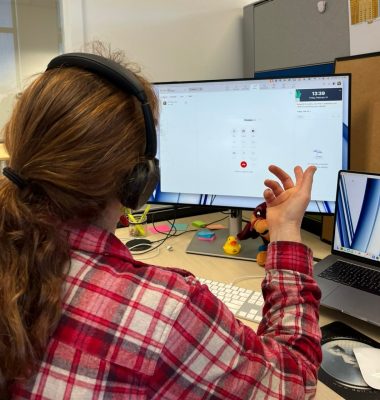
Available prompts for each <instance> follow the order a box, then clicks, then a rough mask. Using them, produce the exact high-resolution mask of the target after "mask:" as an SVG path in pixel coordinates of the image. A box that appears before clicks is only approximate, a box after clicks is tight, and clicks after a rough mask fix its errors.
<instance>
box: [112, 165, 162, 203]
mask: <svg viewBox="0 0 380 400" xmlns="http://www.w3.org/2000/svg"><path fill="white" fill-rule="evenodd" d="M159 178H160V168H159V164H158V160H157V159H156V158H155V159H153V160H146V161H143V162H140V163H138V164H137V165H136V166H135V167H134V168H133V170H132V172H131V173H130V174H128V175H127V176H125V177H124V179H123V183H122V185H121V189H120V194H119V198H120V202H121V204H122V205H123V206H124V207H128V208H131V209H133V210H137V209H138V208H140V207H141V206H142V205H144V204H145V203H146V202H147V201H148V199H149V197H150V196H151V194H152V193H153V191H154V189H155V188H156V186H157V183H158V181H159Z"/></svg>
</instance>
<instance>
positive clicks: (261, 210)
mask: <svg viewBox="0 0 380 400" xmlns="http://www.w3.org/2000/svg"><path fill="white" fill-rule="evenodd" d="M266 217H267V205H266V203H261V204H259V205H258V206H257V207H256V208H255V209H254V210H253V213H252V216H251V221H250V222H248V223H247V224H246V226H245V227H244V229H243V230H242V231H241V232H240V233H238V235H237V237H238V239H239V240H245V239H249V238H252V239H256V238H258V237H259V236H260V237H261V238H262V240H263V242H264V244H262V245H261V246H260V247H259V252H258V253H257V257H256V262H257V264H259V265H261V266H262V267H263V266H264V265H265V261H266V259H267V247H268V244H269V230H268V223H267V220H266Z"/></svg>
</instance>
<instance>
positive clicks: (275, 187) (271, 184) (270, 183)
mask: <svg viewBox="0 0 380 400" xmlns="http://www.w3.org/2000/svg"><path fill="white" fill-rule="evenodd" d="M264 185H265V186H267V187H268V188H269V189H270V190H271V192H272V193H274V195H275V196H279V195H280V194H281V193H282V192H283V191H284V189H283V188H282V186H281V185H280V184H279V183H278V182H277V181H274V180H273V179H265V181H264Z"/></svg>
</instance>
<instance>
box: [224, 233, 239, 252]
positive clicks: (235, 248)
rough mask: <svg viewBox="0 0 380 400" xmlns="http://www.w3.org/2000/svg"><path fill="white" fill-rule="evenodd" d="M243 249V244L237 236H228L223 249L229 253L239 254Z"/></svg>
mask: <svg viewBox="0 0 380 400" xmlns="http://www.w3.org/2000/svg"><path fill="white" fill-rule="evenodd" d="M240 249H241V244H240V243H238V241H237V240H236V238H235V236H228V238H227V240H226V243H224V246H223V250H224V252H225V253H227V254H237V253H239V251H240Z"/></svg>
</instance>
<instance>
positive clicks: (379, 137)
mask: <svg viewBox="0 0 380 400" xmlns="http://www.w3.org/2000/svg"><path fill="white" fill-rule="evenodd" d="M335 73H350V74H351V139H350V169H352V170H359V171H370V172H377V173H380V157H379V150H380V53H369V54H362V55H359V56H351V57H342V58H337V59H336V60H335Z"/></svg>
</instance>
